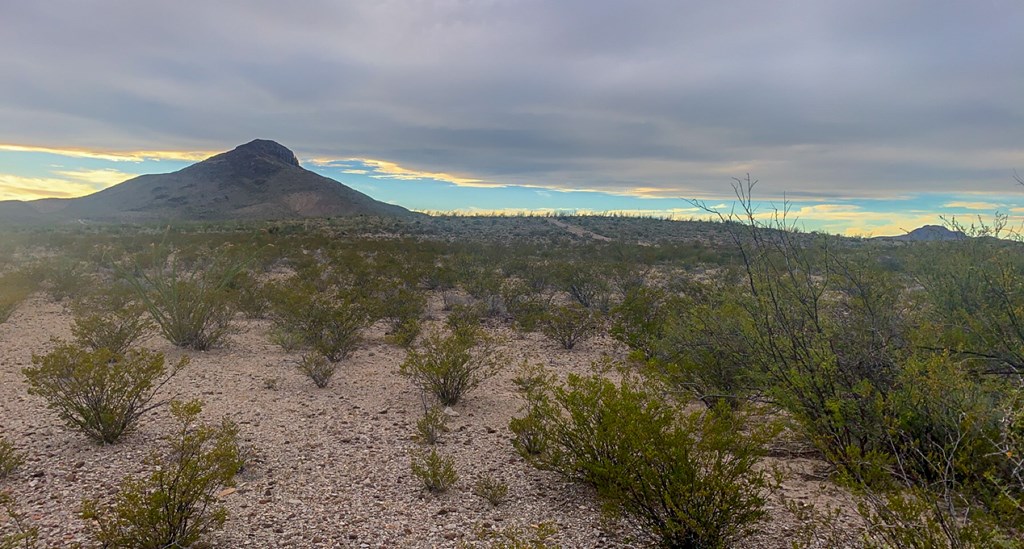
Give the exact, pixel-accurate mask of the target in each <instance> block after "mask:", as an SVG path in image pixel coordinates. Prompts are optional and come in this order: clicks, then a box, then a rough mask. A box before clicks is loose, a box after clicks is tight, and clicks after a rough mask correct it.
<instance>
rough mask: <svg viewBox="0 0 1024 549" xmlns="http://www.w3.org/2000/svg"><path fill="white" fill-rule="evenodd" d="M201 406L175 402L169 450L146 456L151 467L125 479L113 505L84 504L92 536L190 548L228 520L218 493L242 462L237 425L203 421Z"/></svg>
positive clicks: (125, 544) (115, 542)
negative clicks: (217, 495) (200, 416)
mask: <svg viewBox="0 0 1024 549" xmlns="http://www.w3.org/2000/svg"><path fill="white" fill-rule="evenodd" d="M201 411H202V403H200V402H199V401H198V400H193V401H190V402H181V401H173V402H171V414H172V415H173V416H174V418H175V420H176V421H177V422H178V426H177V428H176V430H175V431H174V432H173V433H172V434H171V435H169V436H167V438H166V442H167V446H168V447H167V449H166V450H165V451H163V452H160V453H155V454H153V455H151V456H150V457H149V458H148V459H147V461H146V463H147V465H149V466H150V467H152V469H153V472H152V473H150V474H149V475H148V476H147V477H145V478H128V479H126V480H125V481H124V482H123V483H122V484H121V487H120V489H119V490H118V492H117V495H116V496H115V498H114V501H113V502H111V503H110V504H107V505H102V504H100V502H98V501H96V500H86V501H85V502H84V503H83V505H82V517H83V518H84V519H85V520H87V521H92V523H93V528H94V530H93V532H92V536H93V538H94V539H95V540H96V541H97V542H98V543H100V544H101V545H102V546H103V547H110V548H124V549H129V548H133V549H135V548H137V549H149V548H151V549H162V548H166V547H192V546H194V544H196V543H197V542H198V541H200V540H201V539H202V537H203V536H204V535H206V534H207V533H208V532H210V531H212V530H215V529H217V528H220V527H221V526H222V525H223V524H224V521H225V520H226V519H227V510H226V509H225V508H224V507H223V506H221V505H219V504H218V503H217V497H216V493H217V491H218V490H219V489H220V488H222V487H224V486H230V485H231V484H232V483H233V479H234V477H235V475H236V474H237V473H238V471H239V469H240V468H241V466H242V463H241V459H240V456H239V444H238V426H237V425H235V424H234V423H231V422H230V421H227V420H225V421H224V422H222V423H221V424H220V425H217V426H212V425H207V424H201V423H199V415H200V413H201Z"/></svg>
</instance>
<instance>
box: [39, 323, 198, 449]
mask: <svg viewBox="0 0 1024 549" xmlns="http://www.w3.org/2000/svg"><path fill="white" fill-rule="evenodd" d="M187 363H188V358H187V357H182V358H181V360H179V361H178V363H177V364H176V365H174V366H173V367H172V368H171V370H170V372H168V371H167V368H166V367H165V366H164V355H163V354H161V353H155V352H151V351H146V350H139V351H130V352H128V353H127V354H124V355H117V354H114V353H113V352H111V351H110V350H108V349H98V350H95V351H88V350H85V349H82V348H80V347H76V346H74V345H70V344H67V343H61V344H60V345H58V346H57V348H56V349H54V350H53V351H51V352H50V353H48V354H45V355H42V356H40V355H34V356H33V357H32V364H33V366H32V367H28V368H25V369H23V370H22V372H23V373H24V375H25V378H26V379H27V381H28V385H29V393H30V394H33V395H37V396H41V397H43V398H44V399H45V400H46V403H47V406H48V407H49V408H50V409H52V410H54V411H56V412H57V415H58V416H59V417H60V418H61V419H62V420H63V421H64V422H65V423H66V424H67V425H68V426H69V427H71V428H73V429H78V430H80V431H82V432H83V433H85V434H86V435H87V436H89V437H90V438H92V439H93V440H95V441H96V442H99V443H101V444H110V443H113V442H116V441H117V440H118V439H119V438H121V436H122V435H124V434H125V433H126V432H128V431H130V430H132V429H133V428H134V427H135V424H136V423H137V422H138V420H139V418H140V417H142V415H143V414H145V413H146V412H148V411H150V410H152V409H153V408H156V407H157V406H160V405H161V404H163V402H162V401H157V402H154V398H155V397H156V393H157V392H158V391H159V390H160V388H161V387H163V385H164V384H165V383H167V381H168V380H170V379H171V377H173V376H174V374H176V373H177V372H178V371H179V370H180V369H181V368H183V367H184V366H185V365H186V364H187ZM161 378H162V379H161Z"/></svg>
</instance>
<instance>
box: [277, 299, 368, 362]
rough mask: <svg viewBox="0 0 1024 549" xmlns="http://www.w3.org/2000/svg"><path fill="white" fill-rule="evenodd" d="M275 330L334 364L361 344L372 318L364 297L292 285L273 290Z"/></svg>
mask: <svg viewBox="0 0 1024 549" xmlns="http://www.w3.org/2000/svg"><path fill="white" fill-rule="evenodd" d="M271 292H272V293H271V295H272V302H273V310H274V314H273V321H274V325H275V327H276V329H277V330H278V331H279V333H281V334H285V335H286V336H287V337H286V338H283V339H291V340H293V341H301V342H302V345H303V346H306V347H309V348H311V349H313V350H314V351H316V352H318V353H320V354H321V355H323V356H324V357H326V358H327V360H329V361H331V362H340V361H341V360H343V359H345V358H347V357H348V356H349V355H350V354H351V353H352V352H353V351H355V349H356V348H357V346H358V345H359V343H360V341H361V340H362V331H363V330H364V329H365V328H366V327H367V326H369V324H370V322H371V320H372V317H371V315H370V313H369V311H368V309H367V307H366V304H365V303H364V301H363V299H362V298H361V296H360V295H359V294H358V293H356V292H353V291H343V290H339V289H336V288H327V289H325V290H323V291H320V290H317V289H316V287H315V286H313V285H311V284H309V283H302V282H299V281H292V282H290V283H285V284H281V285H275V287H274V288H273V289H272V290H271Z"/></svg>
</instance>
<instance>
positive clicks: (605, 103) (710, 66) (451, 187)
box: [0, 0, 1024, 236]
mask: <svg viewBox="0 0 1024 549" xmlns="http://www.w3.org/2000/svg"><path fill="white" fill-rule="evenodd" d="M0 51H3V52H4V55H2V56H0V75H2V77H0V200H5V199H23V200H31V199H36V198H44V197H71V196H80V195H83V194H88V193H91V192H95V191H96V190H100V189H102V188H105V187H107V186H110V185H113V184H116V183H118V182H120V181H123V180H125V179H127V178H130V177H133V176H135V175H138V174H143V173H161V172H169V171H174V170H176V169H180V168H182V167H184V166H186V165H188V164H189V163H191V162H195V161H198V160H201V159H203V158H205V157H207V156H210V155H212V154H215V153H217V152H220V151H224V150H228V149H231V148H233V147H235V146H237V145H239V144H241V143H245V142H248V141H250V140H252V139H255V138H263V139H273V140H275V141H278V142H280V143H282V144H283V145H285V146H287V147H289V148H290V149H292V150H293V151H295V153H296V155H297V156H298V158H299V159H300V161H301V163H302V165H303V166H304V167H306V168H308V169H311V170H314V171H316V172H318V173H321V174H323V175H326V176H328V177H332V178H334V179H337V180H339V181H341V182H343V183H345V184H346V185H349V186H351V187H353V188H355V189H357V190H360V191H363V192H366V193H367V194H370V195H371V196H373V197H375V198H377V199H380V200H384V201H387V202H392V203H396V204H400V205H403V206H406V207H408V208H411V209H416V210H421V211H443V212H452V211H457V212H466V213H490V212H518V211H532V212H551V211H558V212H581V213H596V212H616V213H627V214H639V215H654V216H663V217H675V218H681V219H686V218H692V217H696V218H700V217H703V213H702V212H700V211H699V210H697V209H695V208H694V207H693V204H692V203H691V202H690V200H693V199H698V200H702V201H705V202H706V203H707V204H708V205H713V206H721V207H723V208H728V207H729V206H730V205H731V204H732V202H733V199H734V197H733V188H732V185H733V184H734V180H733V178H737V177H738V178H743V177H745V176H746V174H748V173H749V174H750V175H751V177H753V178H755V179H757V180H758V181H759V183H758V184H757V186H756V187H755V191H754V196H755V199H756V200H757V201H758V203H759V208H760V210H761V211H766V210H771V209H772V208H782V207H786V208H788V209H789V212H790V216H791V218H793V219H796V220H797V222H798V223H799V224H800V225H802V226H803V227H804V228H806V229H809V230H824V231H827V232H832V233H842V234H859V235H875V236H877V235H883V234H899V233H901V232H904V231H905V230H910V229H913V228H915V227H918V226H921V225H924V224H936V223H941V222H942V217H946V218H949V217H957V218H958V219H965V218H966V219H973V218H975V217H977V216H981V217H982V218H984V219H989V218H991V216H992V215H993V214H994V213H995V212H997V211H999V212H1004V213H1008V214H1009V215H1010V216H1011V219H1012V220H1018V221H1019V220H1020V219H1021V218H1022V217H1024V186H1021V185H1020V184H1018V183H1017V182H1016V181H1015V179H1014V175H1015V170H1016V173H1018V174H1020V175H1024V3H1021V2H1020V1H1019V0H958V1H952V0H927V1H925V0H921V1H912V0H884V1H883V0H859V1H854V0H850V1H832V0H814V1H810V0H804V1H799V2H798V1H785V0H774V1H771V2H765V1H763V0H737V1H731V0H717V1H683V0H666V1H661V0H643V1H637V0H632V1H608V0H558V1H555V0H549V1H531V0H478V1H473V0H450V1H434V2H427V1H412V0H408V1H392V0H376V1H373V2H366V1H345V0H321V1H295V2H281V1H280V0H275V1H266V0H222V1H218V2H208V1H197V0H178V1H175V2H134V1H130V0H123V1H114V0H47V1H46V2H30V1H20V0H12V1H10V2H5V4H4V9H3V17H0Z"/></svg>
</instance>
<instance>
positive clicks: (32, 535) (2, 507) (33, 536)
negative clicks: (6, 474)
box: [0, 492, 39, 549]
mask: <svg viewBox="0 0 1024 549" xmlns="http://www.w3.org/2000/svg"><path fill="white" fill-rule="evenodd" d="M4 515H6V517H7V523H8V524H9V525H10V526H11V530H12V532H11V533H10V534H0V549H32V548H33V547H35V546H36V542H37V541H38V540H39V528H38V527H37V526H29V525H28V522H27V521H26V520H25V517H24V516H22V514H21V513H20V512H18V509H17V502H16V501H15V500H14V496H12V495H11V494H9V493H7V492H0V518H2V517H3V516H4ZM0 524H3V523H2V522H0Z"/></svg>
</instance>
